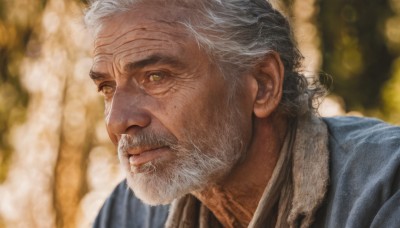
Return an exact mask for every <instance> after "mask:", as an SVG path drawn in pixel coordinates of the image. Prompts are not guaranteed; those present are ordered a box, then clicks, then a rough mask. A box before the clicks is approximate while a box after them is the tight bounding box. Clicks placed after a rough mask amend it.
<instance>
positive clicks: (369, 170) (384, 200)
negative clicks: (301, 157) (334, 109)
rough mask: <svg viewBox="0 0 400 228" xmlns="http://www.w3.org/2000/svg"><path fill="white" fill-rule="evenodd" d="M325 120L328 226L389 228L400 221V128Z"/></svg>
mask: <svg viewBox="0 0 400 228" xmlns="http://www.w3.org/2000/svg"><path fill="white" fill-rule="evenodd" d="M323 120H324V122H325V123H326V125H327V127H328V133H329V150H330V168H329V170H330V187H329V192H328V198H327V201H326V204H325V206H324V209H323V210H324V211H325V216H327V215H329V216H327V217H326V221H325V222H324V224H323V225H324V227H375V226H376V225H380V227H390V226H392V225H393V224H394V222H398V221H399V218H400V210H399V208H398V206H397V205H398V203H400V202H399V200H400V189H399V188H400V127H397V126H393V125H390V124H387V123H385V122H383V121H380V120H378V119H372V118H360V117H335V118H324V119H323ZM323 214H324V213H323ZM385 224H387V226H386V225H385Z"/></svg>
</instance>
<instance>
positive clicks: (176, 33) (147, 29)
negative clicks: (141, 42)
mask: <svg viewBox="0 0 400 228" xmlns="http://www.w3.org/2000/svg"><path fill="white" fill-rule="evenodd" d="M160 23H162V24H167V25H168V27H169V28H172V29H173V30H174V32H173V33H172V32H166V31H163V30H165V29H167V28H166V27H165V26H160V25H159V24H160ZM170 24H171V23H168V22H163V21H159V22H158V21H156V22H151V23H150V22H149V23H145V24H143V25H141V26H140V27H138V28H135V27H132V28H129V29H128V30H127V31H126V32H124V33H122V34H119V35H118V36H116V37H114V35H115V31H113V32H110V35H99V36H98V37H97V39H96V40H95V46H101V45H99V44H98V43H99V42H102V41H104V42H105V43H114V42H117V41H118V40H119V39H128V38H127V37H130V36H129V34H130V33H133V35H135V33H137V32H139V31H145V32H157V33H163V34H165V35H168V36H172V38H178V37H179V36H187V35H188V34H187V33H186V32H181V31H179V29H177V28H176V27H174V26H171V25H170ZM174 24H179V26H180V27H182V25H180V23H174ZM149 26H150V27H149ZM104 27H107V26H104ZM104 27H103V28H104ZM152 27H154V28H152ZM182 29H183V28H182ZM100 34H101V33H100ZM138 34H141V33H138Z"/></svg>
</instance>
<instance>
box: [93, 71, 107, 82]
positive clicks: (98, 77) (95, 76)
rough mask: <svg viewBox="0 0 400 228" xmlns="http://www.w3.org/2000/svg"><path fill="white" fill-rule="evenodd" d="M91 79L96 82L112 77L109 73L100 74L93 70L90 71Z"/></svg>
mask: <svg viewBox="0 0 400 228" xmlns="http://www.w3.org/2000/svg"><path fill="white" fill-rule="evenodd" d="M89 77H90V78H91V79H92V80H94V81H101V80H104V79H106V78H110V75H109V74H107V73H100V72H95V71H93V70H90V72H89Z"/></svg>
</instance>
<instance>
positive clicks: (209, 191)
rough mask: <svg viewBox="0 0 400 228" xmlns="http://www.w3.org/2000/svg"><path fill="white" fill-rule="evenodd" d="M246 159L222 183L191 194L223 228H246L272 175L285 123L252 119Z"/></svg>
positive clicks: (276, 119)
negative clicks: (251, 133) (251, 131)
mask: <svg viewBox="0 0 400 228" xmlns="http://www.w3.org/2000/svg"><path fill="white" fill-rule="evenodd" d="M253 128H254V129H253V135H252V139H251V141H250V143H249V146H248V150H247V153H246V157H245V158H244V159H243V161H242V162H240V163H239V164H237V165H236V166H235V167H234V169H233V170H232V172H231V173H230V174H229V175H228V176H227V177H225V178H224V180H222V181H221V182H218V183H217V184H214V185H212V186H209V187H207V188H205V189H203V190H201V191H198V192H194V193H193V195H194V196H196V197H197V198H198V199H199V200H200V201H201V202H202V203H203V204H204V205H206V206H207V207H208V208H209V209H210V211H211V212H212V213H213V214H214V215H215V216H216V218H217V219H218V220H219V221H220V222H221V223H222V225H223V226H224V227H247V226H248V224H249V223H250V221H251V219H252V217H253V214H254V212H255V210H256V208H257V206H258V202H259V201H260V199H261V196H262V194H263V192H264V189H265V187H266V186H267V184H268V181H269V180H270V178H271V176H272V173H273V171H274V168H275V165H276V162H277V160H278V157H279V152H280V149H281V147H282V145H283V142H284V139H285V135H286V129H287V119H286V118H283V117H282V116H278V115H273V116H270V117H269V118H265V119H257V118H256V119H255V120H254V126H253Z"/></svg>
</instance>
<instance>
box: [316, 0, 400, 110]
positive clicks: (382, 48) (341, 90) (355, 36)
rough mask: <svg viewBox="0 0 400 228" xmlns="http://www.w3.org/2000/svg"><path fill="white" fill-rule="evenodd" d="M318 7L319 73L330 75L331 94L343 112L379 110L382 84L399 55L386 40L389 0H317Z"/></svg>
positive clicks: (381, 107)
mask: <svg viewBox="0 0 400 228" xmlns="http://www.w3.org/2000/svg"><path fill="white" fill-rule="evenodd" d="M319 7H320V11H319V16H318V20H317V21H318V22H319V29H320V32H321V36H322V39H321V40H322V55H323V65H322V70H323V71H324V72H327V73H328V74H331V75H332V77H333V79H334V88H333V92H334V93H336V94H338V95H340V96H342V97H343V99H344V101H345V104H346V107H345V108H346V111H350V110H357V111H361V112H364V113H367V114H374V113H373V112H375V110H377V109H378V110H379V109H380V111H382V110H383V104H384V103H383V100H382V97H381V93H382V90H383V85H384V83H385V82H386V81H387V80H388V79H389V78H390V77H391V75H392V71H391V66H392V63H393V62H394V60H395V58H396V55H398V53H394V52H391V51H390V50H389V48H388V45H387V42H386V41H387V40H386V38H385V22H386V20H387V19H388V18H389V17H390V16H392V15H393V11H392V9H391V8H390V6H389V0H382V1H372V0H371V1H365V0H351V1H344V0H341V1H321V0H320V1H319ZM397 26H398V25H397ZM375 114H378V113H375ZM378 115H379V114H378Z"/></svg>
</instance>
